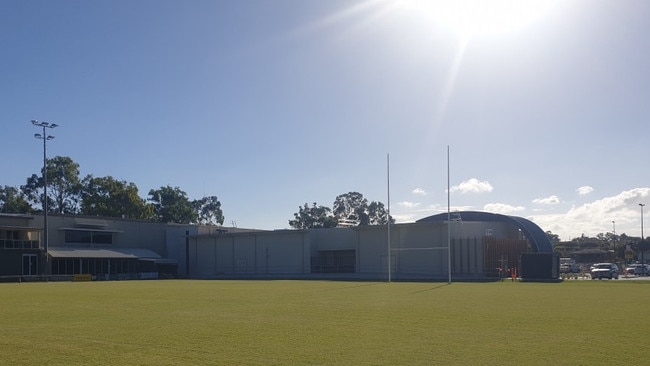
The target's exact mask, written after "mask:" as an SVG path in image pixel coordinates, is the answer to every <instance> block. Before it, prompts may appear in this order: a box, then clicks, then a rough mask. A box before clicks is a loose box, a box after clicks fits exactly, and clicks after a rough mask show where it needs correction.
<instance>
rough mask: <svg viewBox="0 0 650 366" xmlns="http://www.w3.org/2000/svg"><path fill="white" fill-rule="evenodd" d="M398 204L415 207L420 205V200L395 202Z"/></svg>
mask: <svg viewBox="0 0 650 366" xmlns="http://www.w3.org/2000/svg"><path fill="white" fill-rule="evenodd" d="M397 205H398V206H402V207H406V208H415V207H418V206H420V202H409V201H402V202H398V203H397Z"/></svg>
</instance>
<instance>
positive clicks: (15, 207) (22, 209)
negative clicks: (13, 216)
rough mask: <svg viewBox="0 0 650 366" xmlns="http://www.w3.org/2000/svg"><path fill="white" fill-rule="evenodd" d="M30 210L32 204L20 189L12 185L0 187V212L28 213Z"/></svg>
mask: <svg viewBox="0 0 650 366" xmlns="http://www.w3.org/2000/svg"><path fill="white" fill-rule="evenodd" d="M32 211H33V209H32V206H31V205H30V204H29V202H28V201H27V198H26V197H25V195H24V194H23V192H22V191H20V190H19V189H18V188H16V187H12V186H4V187H0V212H2V213H28V212H32Z"/></svg>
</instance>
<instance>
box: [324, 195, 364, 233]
mask: <svg viewBox="0 0 650 366" xmlns="http://www.w3.org/2000/svg"><path fill="white" fill-rule="evenodd" d="M367 209H368V200H367V199H365V198H363V195H362V194H361V193H359V192H349V193H345V194H341V195H338V196H337V197H336V199H335V200H334V206H333V208H332V211H333V212H334V216H336V218H337V219H338V220H350V221H355V222H357V223H358V224H359V225H368V222H369V217H368V213H367Z"/></svg>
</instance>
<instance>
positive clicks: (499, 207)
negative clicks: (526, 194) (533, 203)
mask: <svg viewBox="0 0 650 366" xmlns="http://www.w3.org/2000/svg"><path fill="white" fill-rule="evenodd" d="M525 209H526V208H525V207H523V206H512V205H508V204H505V203H488V204H486V205H485V206H483V210H484V211H487V212H493V213H500V214H505V215H508V214H512V213H515V212H521V211H524V210H525Z"/></svg>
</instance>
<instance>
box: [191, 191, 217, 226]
mask: <svg viewBox="0 0 650 366" xmlns="http://www.w3.org/2000/svg"><path fill="white" fill-rule="evenodd" d="M192 205H193V206H194V210H195V211H196V212H197V214H198V223H199V224H203V225H217V224H218V225H223V220H224V217H223V211H221V202H219V200H218V199H217V196H208V197H203V198H201V199H200V200H194V201H193V202H192Z"/></svg>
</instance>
